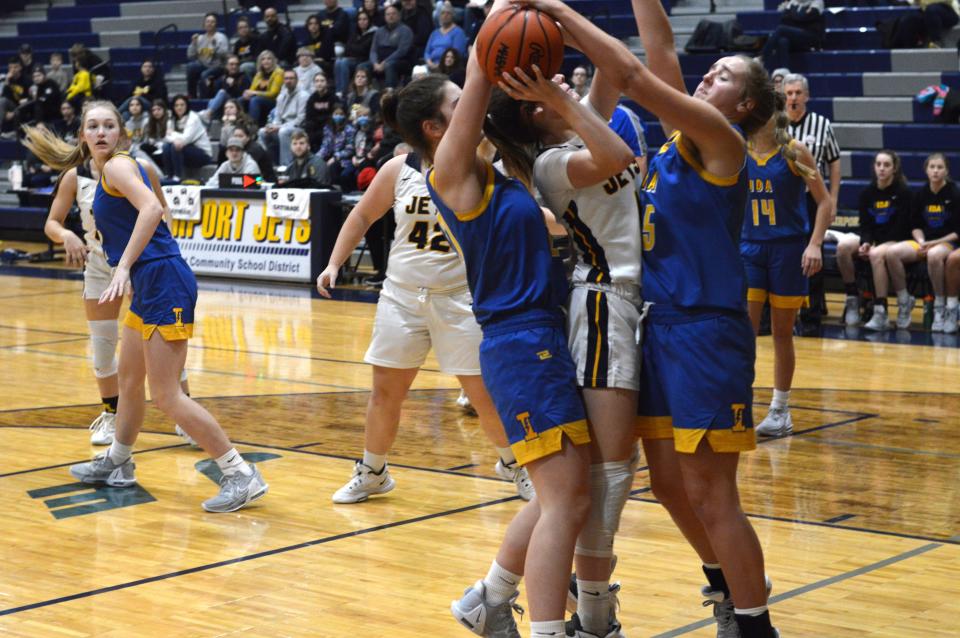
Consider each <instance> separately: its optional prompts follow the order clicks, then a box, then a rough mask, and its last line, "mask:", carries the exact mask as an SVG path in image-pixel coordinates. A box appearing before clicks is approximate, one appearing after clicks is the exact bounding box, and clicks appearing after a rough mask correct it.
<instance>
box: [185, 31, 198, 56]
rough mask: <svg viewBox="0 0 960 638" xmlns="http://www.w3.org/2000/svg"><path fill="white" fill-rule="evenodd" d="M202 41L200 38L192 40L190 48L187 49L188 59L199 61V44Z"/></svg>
mask: <svg viewBox="0 0 960 638" xmlns="http://www.w3.org/2000/svg"><path fill="white" fill-rule="evenodd" d="M199 40H200V38H199V37H198V38H197V39H196V40H194V39H193V38H190V46H188V47H187V59H188V60H196V59H197V42H198V41H199Z"/></svg>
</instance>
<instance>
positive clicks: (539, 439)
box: [510, 419, 590, 465]
mask: <svg viewBox="0 0 960 638" xmlns="http://www.w3.org/2000/svg"><path fill="white" fill-rule="evenodd" d="M564 434H566V435H567V436H568V437H569V438H570V441H571V442H572V443H573V444H574V445H585V444H587V443H589V442H590V430H589V428H588V427H587V420H586V419H581V420H579V421H572V422H570V423H564V424H562V425H555V426H554V427H552V428H550V429H549V430H546V431H545V432H538V433H537V434H536V436H535V437H534V438H532V439H530V440H529V441H528V440H523V441H517V442H516V443H511V444H510V449H512V450H513V455H514V456H515V457H517V462H518V463H520V465H526V464H527V463H529V462H531V461H536V460H537V459H542V458H543V457H545V456H550V455H551V454H554V453H555V452H559V451H560V448H562V447H563V435H564Z"/></svg>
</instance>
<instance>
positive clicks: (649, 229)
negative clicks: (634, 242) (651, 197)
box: [643, 204, 657, 251]
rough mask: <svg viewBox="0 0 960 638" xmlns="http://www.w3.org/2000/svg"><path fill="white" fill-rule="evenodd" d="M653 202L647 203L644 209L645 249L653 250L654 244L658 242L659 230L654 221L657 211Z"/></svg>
mask: <svg viewBox="0 0 960 638" xmlns="http://www.w3.org/2000/svg"><path fill="white" fill-rule="evenodd" d="M656 212H657V211H656V209H654V207H653V204H647V207H646V208H644V209H643V249H644V250H648V251H649V250H653V245H654V244H655V243H657V232H656V228H655V227H654V223H653V215H654V214H655V213H656Z"/></svg>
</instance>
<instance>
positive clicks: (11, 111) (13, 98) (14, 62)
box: [0, 56, 30, 136]
mask: <svg viewBox="0 0 960 638" xmlns="http://www.w3.org/2000/svg"><path fill="white" fill-rule="evenodd" d="M29 87H30V80H29V79H27V78H24V77H23V65H22V64H21V63H20V58H19V57H16V56H14V57H12V58H10V61H9V62H8V63H7V74H6V75H5V76H4V77H3V90H2V91H0V130H3V131H5V132H13V134H14V136H15V135H16V121H15V119H16V113H17V109H18V108H19V107H20V106H21V105H23V104H25V103H26V102H27V101H28V99H29V94H28V92H27V91H28V89H29Z"/></svg>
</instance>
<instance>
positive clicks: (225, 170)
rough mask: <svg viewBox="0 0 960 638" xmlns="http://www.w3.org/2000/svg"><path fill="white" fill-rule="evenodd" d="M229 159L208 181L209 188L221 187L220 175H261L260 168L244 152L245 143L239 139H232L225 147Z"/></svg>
mask: <svg viewBox="0 0 960 638" xmlns="http://www.w3.org/2000/svg"><path fill="white" fill-rule="evenodd" d="M225 148H226V154H227V159H226V160H225V161H224V162H223V163H222V164H220V166H218V167H217V170H216V171H214V173H213V175H211V176H210V179H208V180H207V184H206V185H207V186H208V187H211V188H218V187H219V186H220V175H260V167H259V166H258V165H257V163H256V162H255V161H253V158H252V157H250V156H249V155H248V154H247V152H246V151H244V150H243V142H242V141H241V140H240V138H239V137H231V138H230V139H228V140H227V143H226V145H225Z"/></svg>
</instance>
